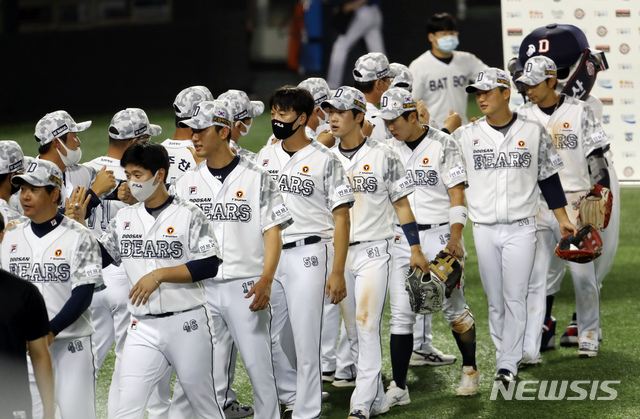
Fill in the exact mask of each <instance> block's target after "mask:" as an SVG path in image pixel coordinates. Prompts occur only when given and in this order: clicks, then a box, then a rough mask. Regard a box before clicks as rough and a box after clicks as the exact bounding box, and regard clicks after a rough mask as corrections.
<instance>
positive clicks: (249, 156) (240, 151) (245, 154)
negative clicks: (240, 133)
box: [229, 140, 256, 161]
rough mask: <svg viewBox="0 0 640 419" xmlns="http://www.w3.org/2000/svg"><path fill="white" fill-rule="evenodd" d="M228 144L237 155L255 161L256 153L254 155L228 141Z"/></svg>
mask: <svg viewBox="0 0 640 419" xmlns="http://www.w3.org/2000/svg"><path fill="white" fill-rule="evenodd" d="M229 144H230V145H231V147H232V148H234V149H235V150H236V151H237V152H238V155H240V156H242V157H244V158H245V159H247V160H250V161H255V157H256V153H254V152H253V151H251V150H247V149H246V148H242V147H240V145H239V144H238V143H236V142H235V141H233V140H230V141H229Z"/></svg>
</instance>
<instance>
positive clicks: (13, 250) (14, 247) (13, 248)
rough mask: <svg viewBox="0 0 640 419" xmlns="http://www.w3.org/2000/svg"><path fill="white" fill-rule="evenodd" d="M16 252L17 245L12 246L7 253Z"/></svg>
mask: <svg viewBox="0 0 640 419" xmlns="http://www.w3.org/2000/svg"><path fill="white" fill-rule="evenodd" d="M17 252H18V245H17V244H12V245H11V250H10V251H9V253H17Z"/></svg>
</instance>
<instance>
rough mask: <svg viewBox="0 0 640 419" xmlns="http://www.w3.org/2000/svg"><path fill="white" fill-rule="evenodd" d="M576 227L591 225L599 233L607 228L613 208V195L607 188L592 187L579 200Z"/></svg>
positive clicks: (600, 186)
mask: <svg viewBox="0 0 640 419" xmlns="http://www.w3.org/2000/svg"><path fill="white" fill-rule="evenodd" d="M578 205H579V206H578V211H579V212H580V215H579V216H578V225H579V226H583V225H587V224H591V225H592V226H594V227H595V228H597V229H599V230H600V231H602V230H604V229H605V228H607V226H608V225H609V219H610V218H611V207H612V206H613V194H612V193H611V190H610V189H609V188H605V187H604V186H602V185H594V186H593V187H591V190H590V191H589V193H588V194H587V195H586V196H583V197H582V199H580V203H579V204H578Z"/></svg>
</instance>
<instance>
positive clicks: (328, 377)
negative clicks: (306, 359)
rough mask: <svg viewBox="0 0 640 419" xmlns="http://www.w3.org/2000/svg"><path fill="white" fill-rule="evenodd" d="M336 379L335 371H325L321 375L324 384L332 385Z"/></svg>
mask: <svg viewBox="0 0 640 419" xmlns="http://www.w3.org/2000/svg"><path fill="white" fill-rule="evenodd" d="M335 378H336V372H335V371H325V372H323V373H322V381H323V382H325V383H333V380H335Z"/></svg>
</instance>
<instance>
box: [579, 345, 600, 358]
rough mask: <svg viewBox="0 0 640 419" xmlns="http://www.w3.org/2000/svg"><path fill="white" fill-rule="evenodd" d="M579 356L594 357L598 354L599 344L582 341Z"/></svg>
mask: <svg viewBox="0 0 640 419" xmlns="http://www.w3.org/2000/svg"><path fill="white" fill-rule="evenodd" d="M578 356H579V357H580V358H593V357H595V356H598V344H596V343H590V342H582V343H581V344H580V349H578Z"/></svg>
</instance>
